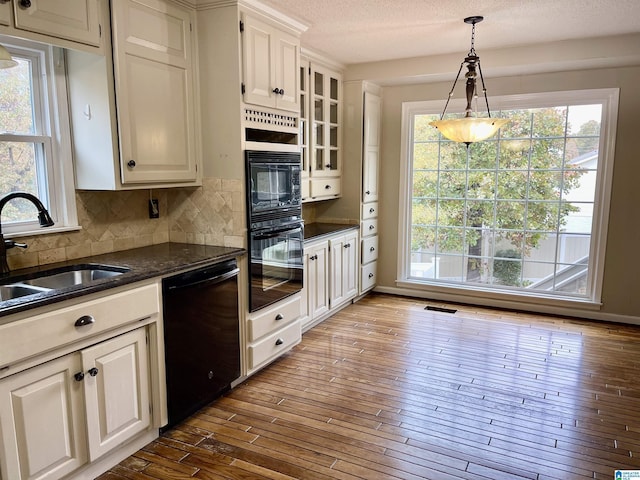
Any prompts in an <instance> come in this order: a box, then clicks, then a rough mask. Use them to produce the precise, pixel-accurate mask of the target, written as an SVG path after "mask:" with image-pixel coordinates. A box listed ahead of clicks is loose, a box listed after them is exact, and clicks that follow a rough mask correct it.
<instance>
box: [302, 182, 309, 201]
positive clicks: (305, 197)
mask: <svg viewBox="0 0 640 480" xmlns="http://www.w3.org/2000/svg"><path fill="white" fill-rule="evenodd" d="M310 191H311V180H307V179H304V178H303V179H302V180H300V197H301V198H302V200H303V201H304V200H309V197H310V196H311V193H309V192H310Z"/></svg>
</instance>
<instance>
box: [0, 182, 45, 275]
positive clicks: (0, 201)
mask: <svg viewBox="0 0 640 480" xmlns="http://www.w3.org/2000/svg"><path fill="white" fill-rule="evenodd" d="M14 198H24V199H25V200H29V201H30V202H31V203H33V204H34V205H35V206H36V208H37V209H38V221H39V222H40V226H41V227H50V226H52V225H53V219H52V218H51V215H49V212H48V211H47V209H46V208H44V205H43V204H42V202H41V201H40V200H38V197H36V196H35V195H32V194H31V193H28V192H11V193H7V194H6V195H5V196H4V197H2V198H0V275H5V274H7V273H9V272H10V270H9V264H8V263H7V250H8V249H9V248H13V247H20V248H27V244H26V243H17V242H15V241H13V240H5V239H4V235H2V221H1V217H2V209H3V208H4V206H5V205H6V204H7V203H8V202H9V201H10V200H13V199H14Z"/></svg>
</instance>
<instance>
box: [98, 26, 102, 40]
mask: <svg viewBox="0 0 640 480" xmlns="http://www.w3.org/2000/svg"><path fill="white" fill-rule="evenodd" d="M98 36H99V37H100V38H102V25H100V24H98Z"/></svg>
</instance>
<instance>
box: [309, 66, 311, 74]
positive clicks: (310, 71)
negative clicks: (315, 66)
mask: <svg viewBox="0 0 640 480" xmlns="http://www.w3.org/2000/svg"><path fill="white" fill-rule="evenodd" d="M309 75H311V66H309Z"/></svg>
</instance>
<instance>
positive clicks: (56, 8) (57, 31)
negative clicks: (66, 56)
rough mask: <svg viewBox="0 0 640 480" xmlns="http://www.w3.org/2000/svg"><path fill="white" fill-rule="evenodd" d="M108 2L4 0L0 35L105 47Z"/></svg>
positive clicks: (0, 13)
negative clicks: (105, 17)
mask: <svg viewBox="0 0 640 480" xmlns="http://www.w3.org/2000/svg"><path fill="white" fill-rule="evenodd" d="M103 2H104V0H64V1H62V0H58V1H52V0H3V1H1V2H0V25H4V26H7V27H9V28H7V29H4V28H0V33H7V34H11V35H15V36H20V37H24V38H29V39H32V40H36V41H41V42H46V43H51V44H54V45H59V46H66V47H73V44H72V43H63V44H59V42H58V40H63V41H69V42H74V43H77V44H84V45H89V46H92V47H99V46H101V41H102V24H101V18H102V11H103V10H102V5H103Z"/></svg>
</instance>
